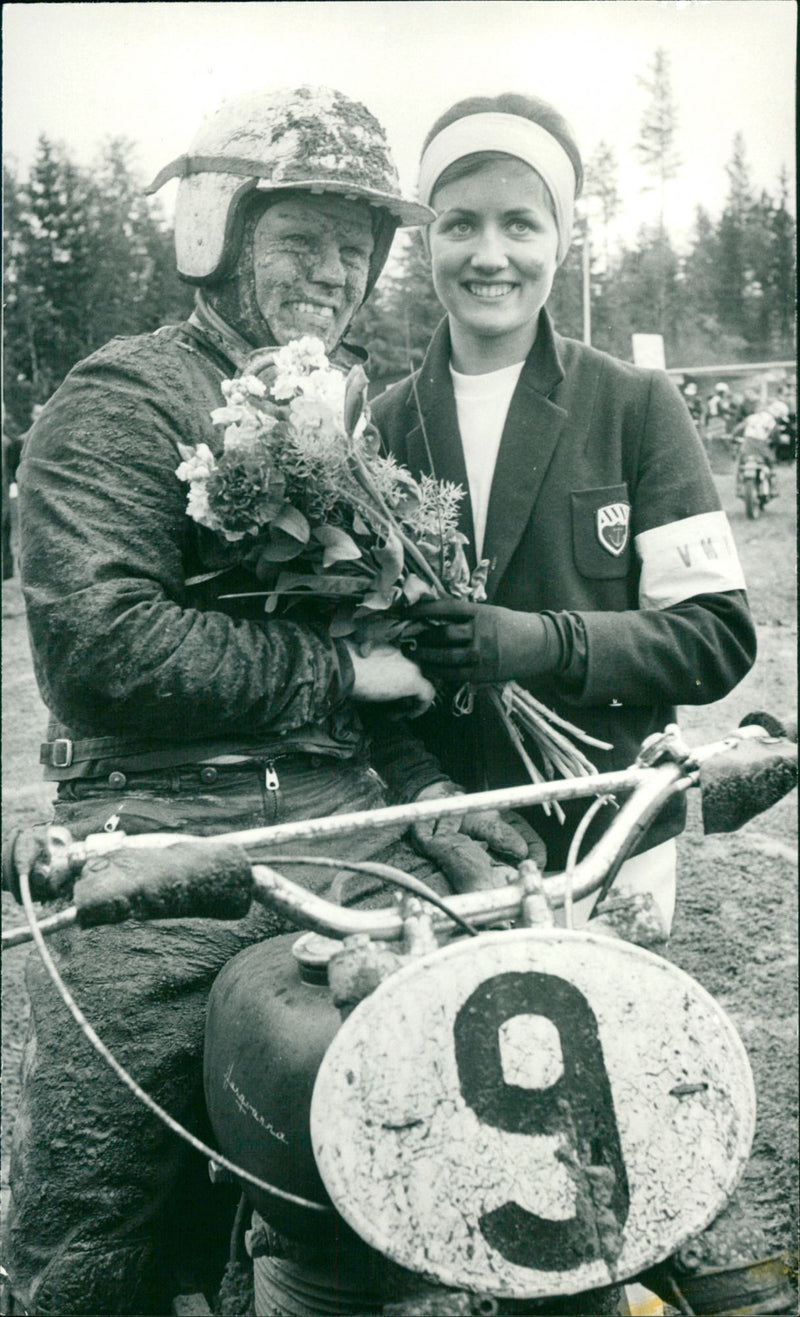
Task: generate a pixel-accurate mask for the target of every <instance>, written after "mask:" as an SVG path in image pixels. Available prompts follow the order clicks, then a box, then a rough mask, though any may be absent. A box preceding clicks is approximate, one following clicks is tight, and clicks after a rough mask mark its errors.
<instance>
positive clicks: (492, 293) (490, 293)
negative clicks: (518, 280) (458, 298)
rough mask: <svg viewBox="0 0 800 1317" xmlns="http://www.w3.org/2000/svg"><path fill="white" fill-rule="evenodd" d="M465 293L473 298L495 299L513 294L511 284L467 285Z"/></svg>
mask: <svg viewBox="0 0 800 1317" xmlns="http://www.w3.org/2000/svg"><path fill="white" fill-rule="evenodd" d="M466 288H467V291H468V292H470V293H472V294H473V295H474V296H475V297H485V298H489V299H491V298H497V297H505V296H506V294H507V293H510V292H513V290H514V285H513V284H471V283H470V284H467V285H466Z"/></svg>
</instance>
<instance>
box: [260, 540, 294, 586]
mask: <svg viewBox="0 0 800 1317" xmlns="http://www.w3.org/2000/svg"><path fill="white" fill-rule="evenodd" d="M304 548H305V545H304V544H300V542H299V541H298V540H296V539H294V538H293V537H292V536H291V535H287V536H285V537H283V536H279V537H278V538H276V539H272V540H270V542H269V544H265V545H264V546H263V548H262V550H261V552H260V553H259V555H258V563H257V564H256V576H257V577H258V579H259V581H263V580H264V578H265V576H268V575H269V564H270V563H273V562H290V561H291V559H292V558H297V557H298V556H299V554H301V553H302V552H303V550H304Z"/></svg>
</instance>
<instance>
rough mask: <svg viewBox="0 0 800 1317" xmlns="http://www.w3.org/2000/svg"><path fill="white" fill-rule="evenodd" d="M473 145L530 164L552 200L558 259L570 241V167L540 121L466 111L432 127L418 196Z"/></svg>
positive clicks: (426, 196)
mask: <svg viewBox="0 0 800 1317" xmlns="http://www.w3.org/2000/svg"><path fill="white" fill-rule="evenodd" d="M478 151H501V152H503V154H504V155H512V156H515V157H516V158H517V159H518V160H524V162H525V164H526V165H530V167H531V169H535V170H536V173H537V174H539V175H540V177H541V179H542V181H543V182H544V184H545V186H546V187H547V190H548V192H549V193H550V196H551V197H552V200H553V208H554V210H555V215H556V227H557V229H558V262H559V264H560V263H561V261H563V259H564V257H565V256H566V254H567V252H568V250H569V245H570V242H571V241H572V220H573V211H574V204H575V168H574V165H573V163H572V161H571V160H570V158H569V156H568V155H567V153H566V151H565V150H564V148H563V146H562V145H561V143H560V142H559V141H557V139H556V138H555V137H553V135H552V133H549V132H548V131H547V129H546V128H543V127H542V125H541V124H538V123H533V122H532V121H531V120H530V119H523V118H521V117H520V116H519V115H517V114H499V113H489V114H468V115H467V116H466V117H465V118H463V119H456V121H455V123H451V124H448V126H447V127H446V128H443V129H442V131H441V132H440V133H437V134H436V136H435V137H434V139H433V141H432V142H429V144H428V146H427V147H426V148H425V150H424V152H423V154H422V160H421V161H420V166H419V183H418V192H419V199H420V201H421V202H422V204H423V205H425V206H428V205H430V199H431V196H432V194H433V190H434V188H435V186H436V183H437V180H438V179H439V178H440V177H441V175H442V174H443V173H444V171H445V169H447V168H448V167H449V166H450V165H452V164H454V163H455V161H456V160H461V159H463V157H464V156H465V155H474V154H475V153H476V152H478Z"/></svg>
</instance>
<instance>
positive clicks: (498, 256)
mask: <svg viewBox="0 0 800 1317" xmlns="http://www.w3.org/2000/svg"><path fill="white" fill-rule="evenodd" d="M471 264H472V266H473V267H474V269H476V270H502V268H503V266H504V265H507V264H508V257H507V256H506V251H505V245H504V243H503V235H502V233H501V232H500V230H499V229H498V228H497V227H496V226H495V225H493V224H492V225H488V224H487V225H486V226H485V227H484V228H482V229H481V231H480V233H479V234H478V239H477V243H476V245H475V250H474V251H473V253H472V258H471Z"/></svg>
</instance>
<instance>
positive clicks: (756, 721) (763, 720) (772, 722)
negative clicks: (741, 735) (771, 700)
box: [739, 712, 797, 744]
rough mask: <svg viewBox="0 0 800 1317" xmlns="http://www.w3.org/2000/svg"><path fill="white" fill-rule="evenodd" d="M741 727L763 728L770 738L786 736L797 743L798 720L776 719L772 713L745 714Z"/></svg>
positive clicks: (788, 739)
mask: <svg viewBox="0 0 800 1317" xmlns="http://www.w3.org/2000/svg"><path fill="white" fill-rule="evenodd" d="M739 726H740V727H763V728H764V731H765V732H766V733H767V735H768V736H785V737H786V739H787V741H794V742H795V744H796V743H797V719H796V718H775V717H774V716H773V715H772V714H771V713H763V712H758V713H748V714H745V716H744V718H743V719H742V721H741V722H740V723H739Z"/></svg>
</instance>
